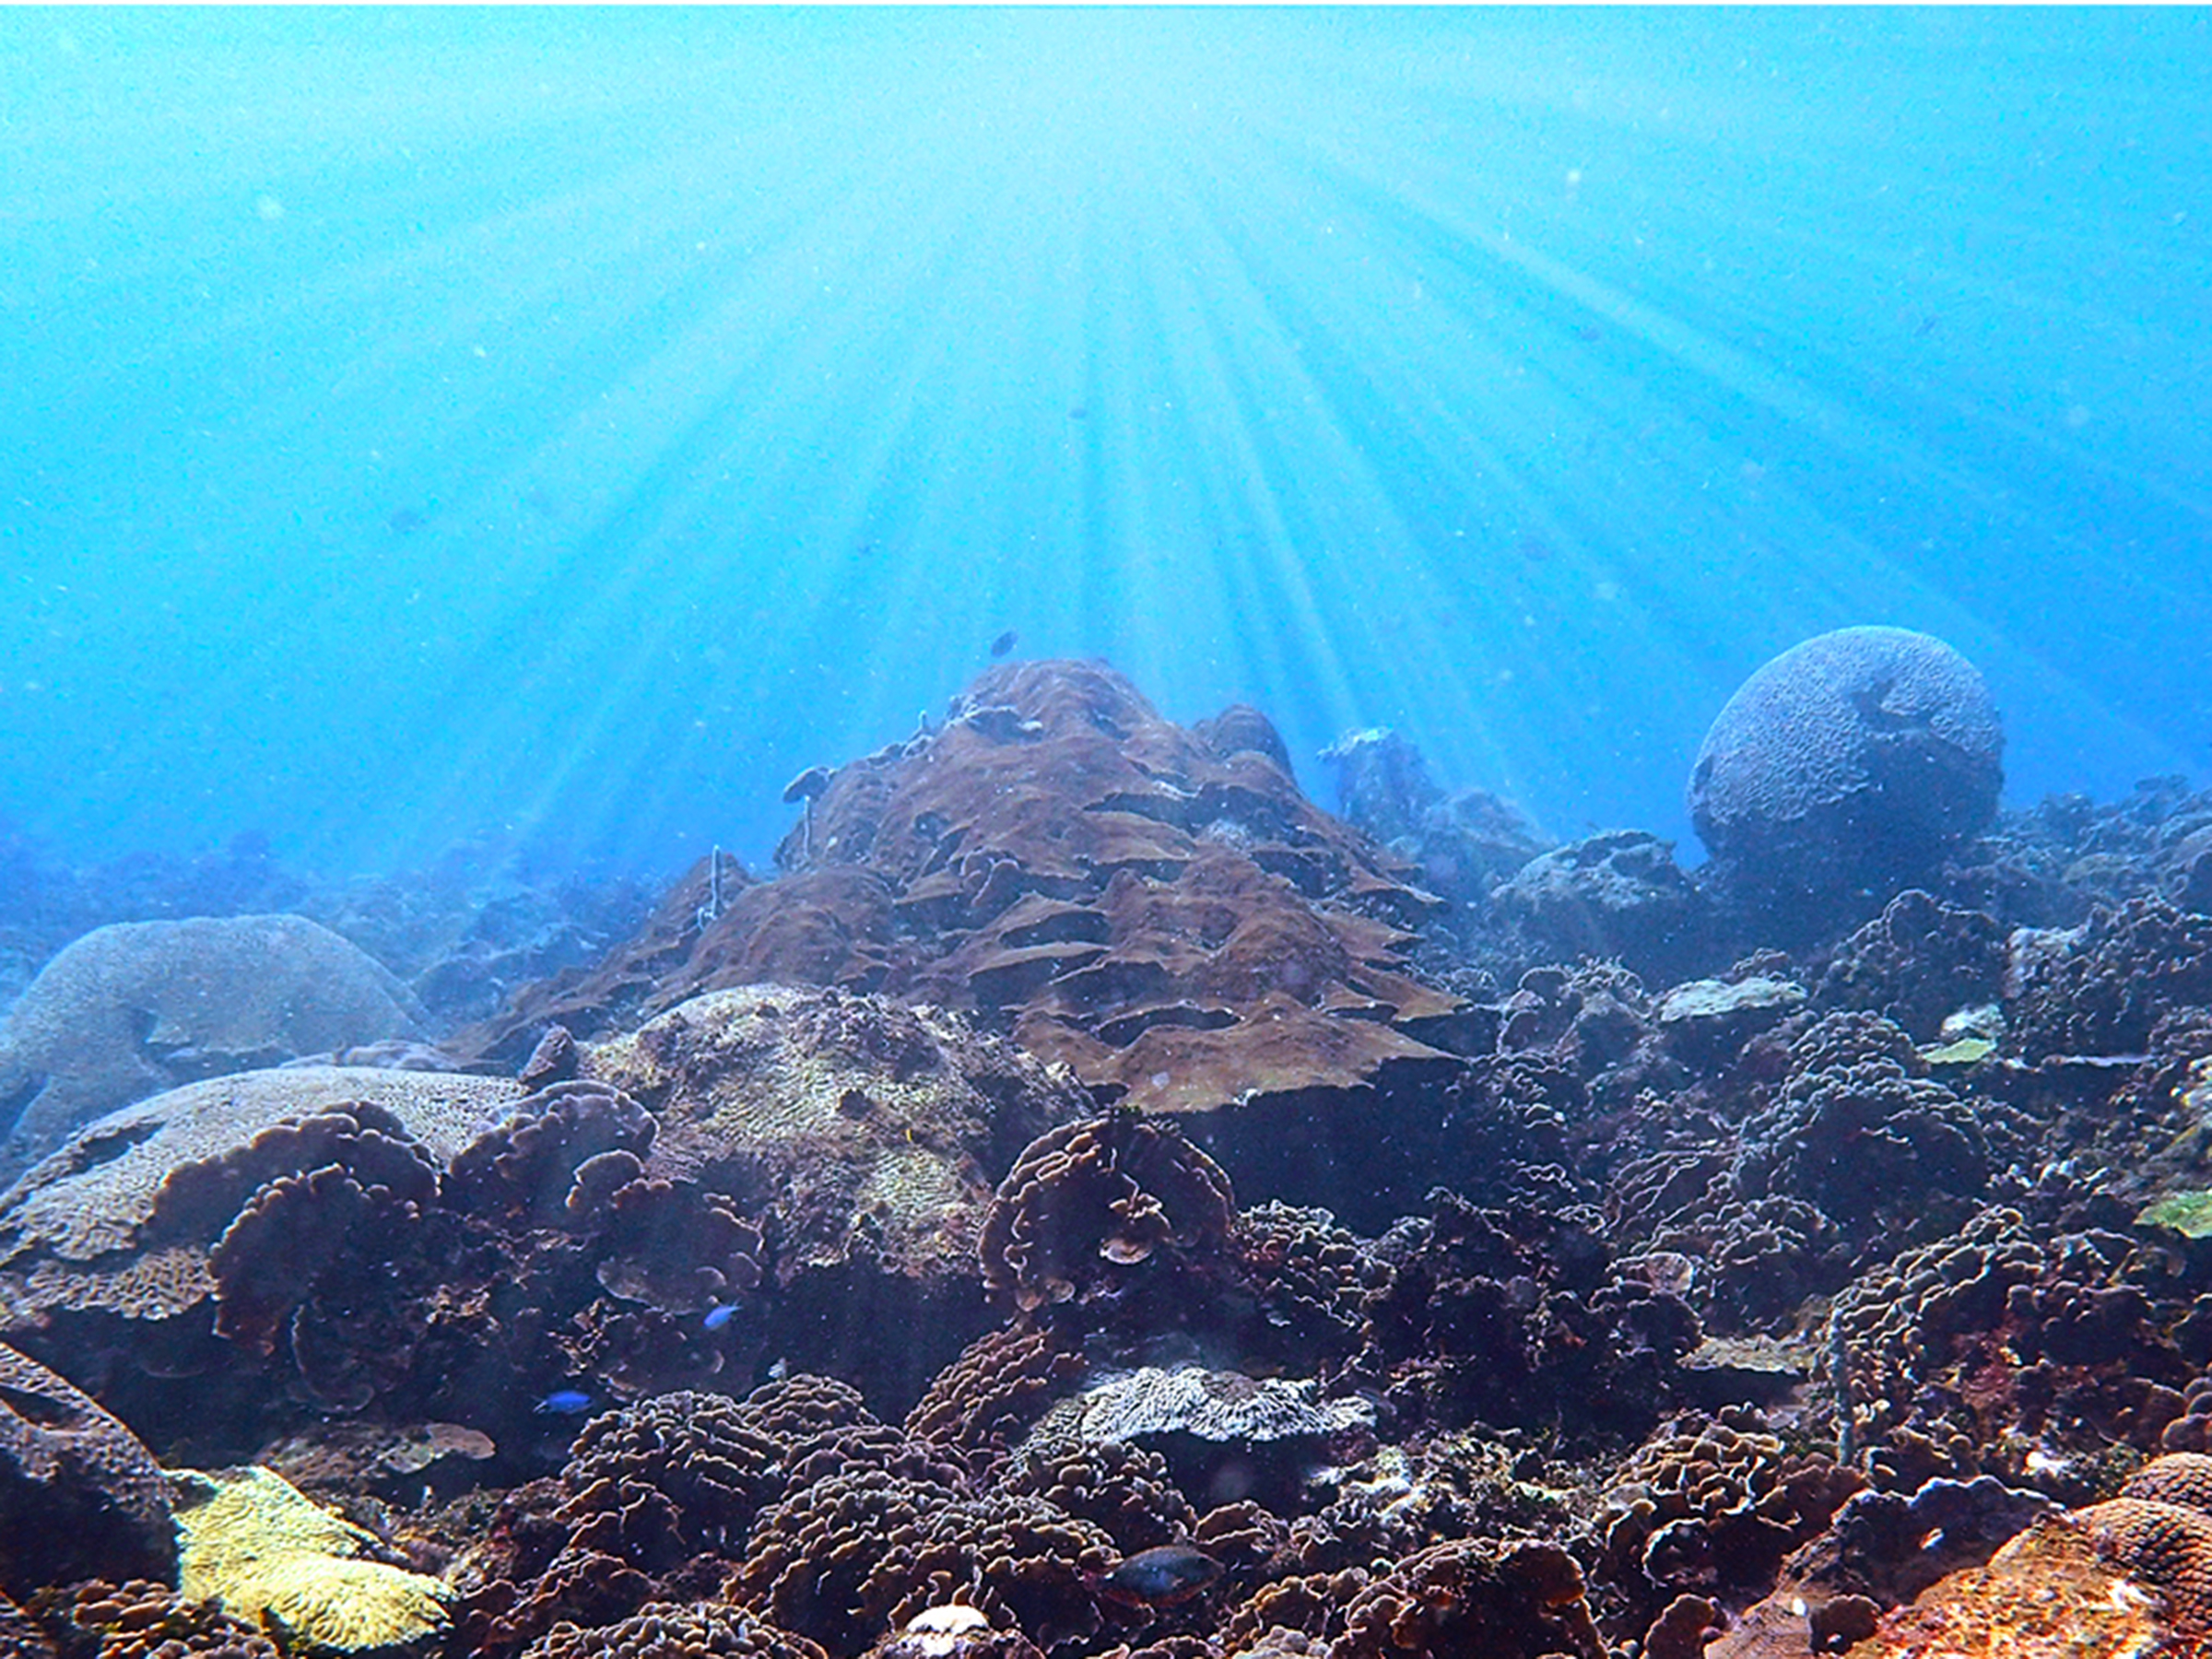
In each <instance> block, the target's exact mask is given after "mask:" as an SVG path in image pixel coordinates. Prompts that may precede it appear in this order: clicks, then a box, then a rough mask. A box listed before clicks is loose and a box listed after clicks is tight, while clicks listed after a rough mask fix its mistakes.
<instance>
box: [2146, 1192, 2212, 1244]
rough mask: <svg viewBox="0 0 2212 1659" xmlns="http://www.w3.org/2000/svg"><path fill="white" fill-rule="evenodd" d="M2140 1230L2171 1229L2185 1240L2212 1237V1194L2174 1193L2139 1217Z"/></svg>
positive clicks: (2151, 1206)
mask: <svg viewBox="0 0 2212 1659" xmlns="http://www.w3.org/2000/svg"><path fill="white" fill-rule="evenodd" d="M2136 1226H2137V1227H2168V1228H2171V1229H2172V1230H2174V1231H2175V1232H2178V1233H2180V1234H2181V1235H2182V1236H2183V1238H2188V1239H2201V1238H2204V1237H2205V1236H2206V1234H2212V1193H2170V1194H2167V1195H2166V1196H2165V1197H2163V1198H2161V1199H2159V1201H2158V1202H2157V1203H2156V1204H2153V1205H2150V1206H2147V1207H2146V1208H2145V1209H2144V1210H2143V1211H2142V1212H2141V1213H2140V1214H2138V1215H2137V1216H2136Z"/></svg>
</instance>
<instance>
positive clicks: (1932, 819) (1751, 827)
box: [1688, 628, 2005, 915]
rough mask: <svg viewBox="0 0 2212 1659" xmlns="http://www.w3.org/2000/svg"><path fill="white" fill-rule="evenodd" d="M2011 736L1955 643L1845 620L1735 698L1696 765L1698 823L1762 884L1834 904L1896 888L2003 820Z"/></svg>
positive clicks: (1738, 867) (1804, 900)
mask: <svg viewBox="0 0 2212 1659" xmlns="http://www.w3.org/2000/svg"><path fill="white" fill-rule="evenodd" d="M2004 747H2005V735H2004V729H2003V727H2002V726H2001V725H2000V724H1999V722H1998V719H1997V712H1996V710H1995V708H1994V705H1993V704H1992V703H1991V701H1990V698H1989V689H1988V688H1987V687H1986V686H1985V685H1984V684H1983V679H1982V676H1981V674H1980V673H1979V672H1978V671H1977V670H1976V669H1975V667H1974V665H1972V664H1971V663H1970V662H1968V661H1967V660H1966V659H1965V658H1964V657H1962V656H1960V655H1959V653H1957V652H1956V651H1954V650H1952V649H1951V648H1950V647H1949V646H1948V645H1947V644H1945V643H1944V642H1943V641H1940V640H1937V639H1934V638H1932V637H1930V636H1929V635H1927V634H1922V633H1913V632H1912V631H1910V630H1908V629H1901V628H1845V629H1838V630H1837V631H1836V632H1834V633H1826V634H1821V635H1819V636H1818V638H1815V639H1811V640H1807V641H1805V642H1804V643H1803V644H1800V645H1796V646H1793V647H1792V648H1791V649H1790V650H1788V651H1785V652H1783V653H1782V654H1781V655H1780V656H1778V657H1776V658H1774V659H1773V660H1772V661H1771V662H1770V663H1768V664H1767V665H1765V666H1763V667H1761V668H1760V669H1759V671H1758V672H1757V673H1755V674H1753V675H1752V676H1751V677H1750V678H1749V679H1747V680H1746V681H1745V682H1744V684H1743V685H1742V687H1740V688H1738V689H1737V691H1736V693H1735V696H1734V697H1732V698H1730V699H1729V700H1728V703H1727V706H1726V707H1724V709H1722V711H1721V712H1720V714H1719V716H1718V717H1717V718H1716V719H1715V720H1714V721H1713V723H1712V729H1711V730H1710V731H1708V732H1707V733H1706V735H1705V741H1704V744H1703V745H1702V747H1700V749H1699V751H1698V759H1697V763H1696V766H1695V767H1694V769H1693V770H1692V771H1691V773H1690V780H1689V791H1688V794H1689V811H1690V818H1691V821H1692V822H1693V823H1694V824H1695V825H1696V827H1697V831H1698V835H1699V837H1700V839H1701V840H1702V841H1704V842H1705V844H1706V846H1707V847H1709V848H1711V849H1712V853H1713V855H1714V857H1715V858H1716V859H1719V860H1722V861H1724V863H1725V864H1726V865H1728V866H1730V867H1731V868H1732V869H1733V871H1734V873H1735V875H1736V876H1738V877H1740V878H1741V879H1742V881H1743V882H1744V883H1745V884H1746V885H1747V887H1748V888H1751V889H1753V890H1754V891H1755V892H1757V893H1758V894H1759V895H1760V896H1762V897H1764V898H1766V899H1769V900H1785V899H1786V900H1792V901H1793V902H1794V904H1795V906H1797V907H1798V908H1799V909H1800V910H1801V911H1806V910H1807V907H1809V913H1811V914H1815V915H1818V913H1819V912H1820V910H1821V909H1822V907H1825V906H1826V905H1829V904H1830V903H1832V902H1834V901H1836V900H1838V899H1839V898H1840V897H1841V896H1842V895H1844V894H1845V893H1846V892H1848V891H1849V890H1850V889H1852V888H1859V887H1865V888H1871V889H1873V890H1874V892H1875V893H1876V895H1877V898H1886V897H1888V895H1889V894H1891V893H1894V892H1896V891H1898V890H1899V889H1900V888H1902V887H1903V886H1904V885H1906V884H1907V882H1908V881H1910V879H1911V878H1912V877H1914V876H1917V875H1920V874H1923V873H1924V872H1925V871H1927V870H1928V869H1929V868H1930V867H1931V866H1932V865H1935V862H1936V861H1937V860H1939V859H1940V858H1941V856H1942V855H1943V853H1945V851H1946V850H1947V849H1948V848H1950V847H1952V846H1954V845H1955V844H1957V842H1958V841H1959V840H1960V839H1961V838H1963V837H1965V836H1969V835H1972V834H1974V833H1975V832H1976V831H1978V830H1981V829H1982V828H1983V826H1984V825H1985V824H1987V823H1988V822H1989V820H1990V818H1991V817H1992V816H1993V815H1994V812H1995V810H1996V804H1997V791H1998V788H1999V786H2000V785H2001V784H2002V782H2003V781H2004V768H2003V755H2004ZM1777 910H1778V911H1779V907H1777Z"/></svg>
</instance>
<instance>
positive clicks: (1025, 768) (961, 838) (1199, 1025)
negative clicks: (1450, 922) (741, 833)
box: [462, 662, 1460, 1183]
mask: <svg viewBox="0 0 2212 1659" xmlns="http://www.w3.org/2000/svg"><path fill="white" fill-rule="evenodd" d="M1217 740H1218V739H1217ZM810 822H811V824H812V830H811V831H809V832H808V833H807V835H806V838H805V840H804V841H803V842H791V843H787V844H786V847H785V850H784V856H783V863H784V864H785V865H786V867H787V868H789V869H790V871H791V872H792V873H791V874H789V875H787V876H785V877H782V879H781V880H779V881H776V882H773V883H768V884H764V885H762V886H760V887H758V888H747V890H746V891H744V892H743V893H741V894H739V895H738V897H737V900H736V901H735V903H733V904H731V905H730V906H729V907H728V908H727V909H726V910H724V912H723V913H721V914H720V915H719V916H717V917H716V918H715V919H713V920H712V921H711V922H708V923H706V924H704V926H703V928H702V927H701V926H700V923H699V920H698V913H699V911H700V905H701V903H702V902H703V898H704V895H703V891H702V883H701V882H700V879H699V878H697V877H693V878H691V879H688V880H687V882H686V883H684V884H680V885H679V887H678V888H677V892H676V893H674V894H672V895H671V897H670V899H669V900H668V901H667V903H665V905H664V906H663V907H662V909H661V911H660V912H657V913H656V916H655V918H654V919H653V921H652V922H651V923H649V924H648V925H647V927H646V928H645V930H644V931H643V932H642V933H641V935H639V937H638V938H637V939H635V940H633V941H632V942H631V943H630V944H629V945H627V946H625V947H620V948H618V950H617V951H616V952H615V953H614V954H613V955H612V956H610V958H609V959H608V960H607V961H606V963H605V964H603V965H602V967H601V968H600V969H599V970H598V971H595V972H594V973H593V974H591V975H588V976H585V977H583V978H582V979H580V980H573V981H568V980H563V981H556V982H553V983H552V984H550V985H548V986H547V987H545V988H544V989H543V991H542V993H540V994H531V995H526V996H524V997H523V998H522V999H520V1000H519V1002H518V1003H517V1005H516V1006H515V1007H514V1008H513V1009H512V1011H511V1012H510V1013H509V1014H508V1015H506V1016H504V1017H502V1018H500V1019H499V1020H495V1021H492V1022H490V1023H488V1024H487V1025H485V1026H483V1027H480V1028H477V1030H474V1031H472V1032H470V1033H467V1034H465V1037H464V1039H463V1040H462V1045H463V1052H464V1053H469V1054H472V1055H494V1056H499V1057H500V1058H502V1059H504V1060H505V1061H507V1062H508V1063H509V1064H512V1063H513V1062H515V1061H517V1060H519V1059H520V1058H521V1055H522V1053H523V1052H524V1051H525V1050H526V1049H527V1047H528V1046H529V1044H530V1043H532V1042H534V1041H535V1040H536V1037H537V1034H538V1032H539V1031H540V1030H542V1029H543V1028H544V1027H545V1025H547V1023H549V1022H553V1021H558V1022H559V1023H561V1024H563V1025H566V1026H568V1027H569V1028H570V1029H571V1030H574V1031H575V1032H577V1034H578V1035H579V1036H596V1035H599V1034H602V1033H604V1032H606V1030H609V1029H610V1028H611V1027H615V1026H619V1025H634V1024H636V1023H639V1022H640V1021H641V1020H643V1019H645V1018H650V1017H651V1016H653V1015H654V1014H656V1013H659V1012H661V1011H663V1010H665V1009H667V1008H670V1007H672V1006H675V1004H677V1002H679V1001H681V1000H683V999H684V998H686V997H688V996H691V995H694V994H698V993H700V992H701V991H705V990H710V989H717V988H722V987H725V986H730V985H734V984H740V983H745V982H750V981H758V980H782V981H787V982H789V981H797V982H818V983H819V982H829V983H833V984H837V985H840V986H842V987H845V988H847V989H852V990H865V991H877V992H881V993H884V994H888V995H894V996H900V997H905V998H910V999H923V1000H926V1001H929V1002H932V1003H935V1004H939V1005H942V1006H947V1007H950V1008H955V1009H960V1010H966V1011H970V1012H972V1013H973V1014H975V1015H976V1016H977V1017H979V1018H982V1019H983V1020H984V1021H985V1022H986V1023H988V1024H990V1025H991V1026H993V1027H994V1029H997V1030H1003V1031H1005V1032H1007V1033H1008V1034H1010V1035H1012V1036H1013V1037H1014V1038H1015V1039H1016V1040H1017V1041H1018V1042H1020V1044H1021V1045H1022V1046H1023V1047H1024V1048H1026V1049H1028V1050H1029V1051H1030V1053H1034V1054H1037V1055H1039V1056H1041V1058H1043V1059H1045V1060H1047V1061H1049V1062H1057V1063H1060V1064H1064V1065H1067V1066H1069V1067H1070V1068H1071V1069H1072V1070H1073V1071H1074V1073H1075V1075H1076V1076H1077V1077H1078V1078H1079V1079H1080V1080H1081V1081H1082V1082H1083V1083H1084V1084H1085V1085H1087V1086H1088V1087H1089V1088H1091V1089H1092V1090H1093V1091H1094V1093H1097V1094H1099V1095H1100V1096H1101V1097H1110V1098H1118V1099H1120V1100H1124V1102H1126V1103H1127V1104H1129V1105H1131V1106H1133V1107H1137V1108H1142V1109H1146V1110H1159V1111H1168V1112H1179V1113H1184V1114H1200V1115H1204V1116H1206V1118H1208V1119H1220V1120H1223V1122H1222V1123H1221V1124H1219V1125H1218V1126H1212V1127H1209V1129H1208V1133H1209V1134H1211V1135H1216V1136H1217V1138H1218V1149H1219V1150H1222V1151H1233V1150H1234V1149H1235V1147H1233V1146H1232V1144H1231V1142H1232V1139H1233V1140H1234V1141H1235V1143H1236V1145H1237V1146H1241V1145H1243V1144H1246V1143H1254V1144H1257V1143H1266V1144H1267V1145H1268V1147H1269V1148H1270V1149H1271V1150H1277V1151H1279V1150H1281V1149H1282V1147H1283V1145H1284V1139H1285V1137H1283V1136H1282V1135H1280V1134H1279V1132H1278V1130H1277V1127H1275V1125H1277V1124H1280V1123H1281V1122H1282V1121H1284V1119H1285V1117H1286V1116H1287V1114H1289V1113H1291V1112H1296V1113H1297V1114H1298V1115H1299V1116H1300V1117H1301V1118H1310V1117H1312V1115H1313V1114H1314V1113H1315V1112H1318V1111H1319V1110H1320V1109H1321V1108H1322V1107H1324V1105H1333V1106H1334V1107H1335V1109H1336V1110H1337V1111H1338V1112H1339V1113H1340V1114H1341V1113H1348V1112H1350V1111H1351V1110H1352V1109H1353V1108H1354V1107H1355V1106H1356V1105H1357V1104H1358V1103H1359V1102H1360V1101H1362V1100H1367V1099H1368V1098H1370V1097H1371V1095H1372V1093H1373V1091H1374V1090H1375V1089H1376V1088H1386V1087H1393V1086H1397V1085H1409V1084H1410V1083H1412V1082H1413V1081H1415V1080H1417V1079H1418V1078H1421V1077H1435V1076H1440V1075H1444V1074H1447V1073H1448V1072H1449V1071H1450V1070H1451V1068H1452V1061H1451V1058H1450V1056H1449V1055H1448V1054H1446V1053H1441V1052H1440V1050H1439V1048H1438V1047H1437V1046H1436V1044H1437V1043H1439V1042H1442V1041H1451V1031H1452V1025H1453V1018H1454V1017H1455V1016H1456V1015H1457V1014H1458V1013H1459V1011H1460V1003H1459V1000H1458V999H1457V998H1455V997H1454V996H1453V995H1451V994H1446V993H1443V992H1440V991H1438V990H1436V989H1434V988H1431V987H1430V986H1427V985H1424V984H1422V983H1420V982H1418V981H1417V980H1415V979H1414V978H1412V977H1410V976H1409V975H1408V973H1407V972H1406V968H1407V966H1408V963H1407V959H1406V955H1405V950H1406V946H1407V945H1408V944H1409V943H1410V941H1409V938H1408V936H1407V935H1406V933H1405V932H1403V931H1402V930H1403V929H1404V928H1405V927H1406V926H1407V925H1408V924H1418V922H1420V921H1421V920H1422V919H1424V918H1426V917H1429V916H1431V915H1433V914H1435V913H1437V912H1439V910H1440V909H1441V900H1438V899H1436V898H1435V897H1434V896H1432V895H1430V894H1427V893H1425V892H1423V891H1421V890H1419V889H1418V888H1415V887H1413V886H1411V885H1410V884H1409V881H1408V879H1407V877H1408V876H1409V874H1410V873H1409V872H1407V871H1406V870H1405V869H1404V868H1403V867H1402V866H1400V865H1397V864H1396V863H1395V862H1394V861H1393V860H1391V859H1389V858H1387V857H1385V856H1383V855H1382V854H1380V853H1378V852H1377V850H1376V849H1375V848H1374V846H1373V845H1372V844H1371V842H1369V841H1366V840H1365V838H1363V837H1361V836H1360V835H1359V834H1358V833H1357V832H1356V831H1354V830H1350V829H1349V828H1347V826H1345V825H1343V824H1341V823H1339V822H1337V821H1336V820H1335V819H1333V818H1328V817H1327V816H1326V815H1324V814H1323V813H1321V812H1319V811H1318V810H1316V809H1315V808H1314V807H1313V806H1312V805H1310V804H1309V803H1308V802H1307V801H1306V800H1305V799H1304V798H1303V797H1302V796H1301V795H1300V794H1299V793H1298V791H1297V788H1296V786H1295V785H1294V784H1293V783H1292V782H1290V780H1289V777H1288V774H1287V773H1286V772H1285V771H1283V770H1282V769H1281V768H1280V767H1279V766H1278V765H1277V762H1276V761H1275V760H1274V759H1269V758H1268V757H1267V756H1266V755H1265V754H1264V753H1261V752H1258V751H1255V750H1254V749H1253V748H1252V747H1237V748H1234V749H1232V750H1231V751H1230V753H1229V754H1228V755H1227V756H1226V757H1223V756H1222V755H1220V754H1218V752H1217V751H1216V749H1215V748H1214V747H1209V745H1208V743H1206V742H1205V741H1201V740H1200V739H1199V738H1198V737H1196V736H1194V735H1192V734H1191V733H1188V732H1185V731H1183V730H1182V729H1181V728H1179V727H1177V726H1174V725H1172V724H1169V723H1168V722H1166V721H1164V720H1162V719H1161V718H1160V717H1159V715H1158V714H1157V713H1156V712H1154V711H1153V710H1152V709H1151V708H1150V706H1149V705H1147V703H1146V702H1145V700H1144V699H1143V698H1142V697H1140V696H1139V695H1138V694H1137V693H1136V691H1135V688H1132V687H1131V686H1130V685H1129V684H1128V682H1127V681H1125V680H1124V679H1123V678H1121V677H1119V676H1118V675H1115V674H1114V673H1112V671H1111V670H1110V669H1107V668H1105V667H1103V666H1102V665H1097V664H1085V663H1053V662H1043V663H1022V664H1012V663H1009V664H1005V665H1000V666H997V667H994V668H993V669H991V670H990V671H988V672H987V673H986V674H984V675H983V676H982V678H980V679H979V680H978V681H977V682H976V683H975V684H974V685H973V686H972V687H971V688H969V690H968V691H967V692H966V693H964V694H963V695H962V697H960V698H959V700H956V702H955V704H954V706H953V710H952V713H951V716H950V718H948V719H947V722H946V724H944V726H943V727H941V728H939V729H936V730H934V731H931V732H928V733H926V734H924V735H919V736H917V737H916V738H915V739H914V740H912V741H911V742H909V743H907V744H903V745H899V746H895V747H892V748H889V749H887V750H884V751H882V752H880V753H878V754H876V755H872V756H868V757H866V758H865V759H860V760H856V761H853V762H852V763H851V764H849V765H845V766H842V767H840V768H838V769H836V771H834V772H833V773H832V774H831V775H830V778H829V781H828V782H827V785H826V787H825V788H824V789H823V791H822V793H821V794H820V796H819V798H818V799H817V800H815V801H814V802H813V804H812V810H811V816H810ZM1246 1120H1248V1121H1249V1122H1248V1123H1247V1122H1246ZM1323 1149H1324V1148H1322V1147H1318V1146H1317V1147H1316V1150H1317V1151H1318V1150H1323ZM1327 1174H1328V1171H1327V1169H1326V1167H1325V1163H1324V1160H1323V1159H1319V1158H1316V1159H1312V1161H1311V1163H1310V1164H1309V1166H1308V1169H1307V1179H1308V1181H1309V1182H1315V1183H1318V1182H1322V1181H1324V1180H1325V1179H1326V1177H1327Z"/></svg>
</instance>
